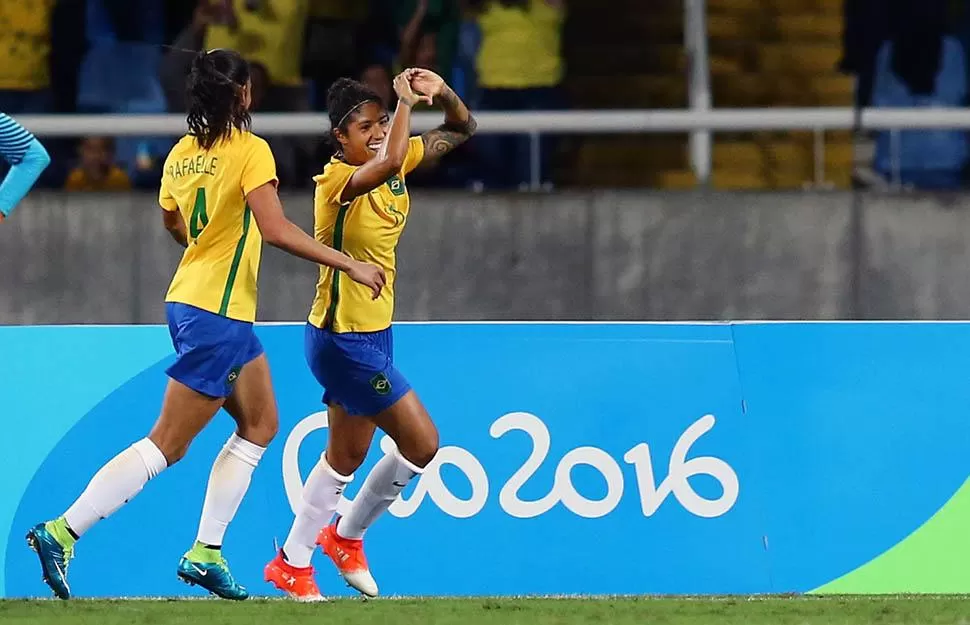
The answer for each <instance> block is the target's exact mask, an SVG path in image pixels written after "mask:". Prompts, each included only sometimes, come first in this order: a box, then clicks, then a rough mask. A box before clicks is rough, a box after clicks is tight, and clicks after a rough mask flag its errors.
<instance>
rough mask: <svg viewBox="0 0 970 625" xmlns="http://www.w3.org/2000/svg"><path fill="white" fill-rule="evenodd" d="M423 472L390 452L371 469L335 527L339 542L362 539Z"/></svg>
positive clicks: (394, 451) (396, 453)
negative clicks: (341, 538) (346, 511)
mask: <svg viewBox="0 0 970 625" xmlns="http://www.w3.org/2000/svg"><path fill="white" fill-rule="evenodd" d="M423 472H424V469H422V468H420V467H417V466H415V465H413V464H411V463H410V462H408V460H407V459H406V458H405V457H404V456H402V455H401V452H399V451H398V450H397V448H394V450H393V451H392V452H391V453H389V454H387V455H386V456H384V457H383V458H381V459H380V460H379V461H378V462H377V464H375V465H374V468H373V469H371V472H370V475H368V476H367V479H366V480H364V485H363V486H361V487H360V492H359V493H357V497H356V498H355V499H354V502H353V504H351V506H350V512H348V513H347V515H346V516H344V517H341V519H340V523H338V524H337V534H338V535H339V536H342V537H343V538H356V539H359V538H363V536H364V532H365V531H367V528H368V527H370V526H371V525H373V523H374V521H376V520H377V517H379V516H381V514H383V513H384V511H385V510H387V509H388V508H390V507H391V504H392V503H394V500H395V499H397V496H398V495H400V494H401V491H402V490H404V487H405V486H407V485H408V482H410V481H411V479H412V478H414V476H416V475H420V474H421V473H423Z"/></svg>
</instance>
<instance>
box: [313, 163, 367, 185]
mask: <svg viewBox="0 0 970 625" xmlns="http://www.w3.org/2000/svg"><path fill="white" fill-rule="evenodd" d="M354 169H357V168H356V167H354V166H353V165H350V164H347V163H345V162H343V161H342V160H340V159H339V158H337V157H332V158H331V159H330V160H329V161H328V162H327V164H326V165H324V166H323V171H322V172H320V173H319V174H317V175H316V176H314V177H313V182H315V183H317V185H318V186H319V185H321V184H324V183H326V181H327V180H330V179H332V178H333V177H334V176H339V175H340V174H342V173H346V172H349V171H353V170H354Z"/></svg>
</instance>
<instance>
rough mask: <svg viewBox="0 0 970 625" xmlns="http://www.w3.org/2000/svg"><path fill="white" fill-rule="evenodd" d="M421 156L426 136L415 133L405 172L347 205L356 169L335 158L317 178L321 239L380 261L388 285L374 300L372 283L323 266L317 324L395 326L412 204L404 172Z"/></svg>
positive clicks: (341, 328)
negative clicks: (398, 256)
mask: <svg viewBox="0 0 970 625" xmlns="http://www.w3.org/2000/svg"><path fill="white" fill-rule="evenodd" d="M422 158H424V143H423V142H422V140H421V137H411V140H410V142H409V143H408V154H407V157H406V158H405V159H404V167H402V168H401V172H400V173H399V174H396V175H394V176H392V177H391V179H390V180H388V181H387V182H386V183H384V184H382V185H381V186H379V187H377V188H376V189H374V190H373V191H371V192H370V193H365V194H363V195H361V196H358V197H356V198H354V199H353V200H351V201H350V202H348V203H346V204H341V203H340V194H341V193H343V190H344V187H346V186H347V182H348V181H349V180H350V177H351V176H352V175H353V174H354V171H356V170H357V168H356V167H354V166H353V165H348V164H347V163H344V162H343V161H339V160H337V159H335V158H334V159H331V160H330V162H329V163H328V164H327V166H326V167H324V169H323V173H322V174H320V175H319V176H316V177H315V178H314V179H313V180H314V182H316V183H317V188H316V193H315V195H314V200H313V216H314V234H315V235H316V238H317V240H318V241H320V242H321V243H325V244H326V245H330V246H332V247H333V248H335V249H338V250H340V251H342V252H345V253H347V254H349V255H350V256H351V257H353V258H355V259H356V260H359V261H363V262H368V263H373V264H375V265H378V266H379V267H381V268H383V269H384V272H385V273H386V274H387V284H386V285H385V286H384V289H383V290H382V291H381V296H380V297H379V298H378V299H376V300H375V299H373V292H372V291H371V290H370V289H369V288H368V287H366V286H363V285H360V284H357V283H356V282H354V281H352V280H350V279H349V278H347V276H342V275H340V272H337V271H334V270H333V269H331V268H329V267H322V266H321V267H320V280H319V281H318V282H317V294H316V297H315V298H314V299H313V307H312V309H311V310H310V317H309V320H310V323H312V324H313V325H315V326H317V327H318V328H328V329H331V330H333V331H334V332H377V331H380V330H384V329H386V328H388V327H390V325H391V319H392V318H393V316H394V278H395V274H396V264H395V249H396V248H397V242H398V239H400V238H401V232H402V231H403V230H404V225H405V224H406V223H407V220H408V213H409V212H410V208H411V200H410V198H409V197H408V190H407V186H406V185H405V183H404V176H405V175H407V174H409V173H411V172H412V171H414V168H415V167H417V166H418V165H419V164H420V163H421V159H422Z"/></svg>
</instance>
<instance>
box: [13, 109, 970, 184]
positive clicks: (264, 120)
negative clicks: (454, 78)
mask: <svg viewBox="0 0 970 625" xmlns="http://www.w3.org/2000/svg"><path fill="white" fill-rule="evenodd" d="M475 118H476V119H477V120H478V124H479V126H478V128H479V130H478V131H479V132H480V133H500V134H501V133H504V134H512V133H515V134H523V133H524V134H528V135H530V137H531V138H532V163H533V168H532V170H533V176H532V178H533V180H532V183H533V187H534V188H538V187H539V180H538V171H539V168H538V163H539V137H540V135H542V134H543V133H551V134H637V133H684V132H686V133H697V132H701V133H713V132H753V131H767V130H778V131H781V130H790V131H797V130H803V131H805V130H807V131H812V132H814V133H815V138H816V140H815V162H816V169H817V170H818V171H817V172H816V175H817V176H816V177H817V179H819V180H820V179H821V175H822V170H823V169H824V161H825V155H824V150H825V141H824V138H825V132H826V131H828V130H888V131H891V132H892V133H893V135H894V136H896V137H897V138H898V133H899V131H900V130H927V129H961V130H970V109H964V108H920V109H854V108H850V107H829V108H760V109H740V108H739V109H711V110H671V109H662V110H649V109H642V110H622V111H620V110H614V111H609V110H575V111H535V112H498V111H495V112H480V113H476V114H475ZM18 120H19V121H21V122H22V123H23V124H24V125H25V126H26V127H27V128H29V129H30V130H31V131H32V132H34V133H35V134H37V135H39V136H41V137H77V136H84V135H106V136H178V135H181V134H183V133H184V132H185V128H186V127H185V117H184V116H183V115H175V114H171V115H24V116H21V117H18ZM440 123H441V116H440V115H439V114H435V113H419V114H416V115H415V116H414V121H413V124H412V127H413V129H414V130H415V131H417V132H422V131H424V130H429V129H431V128H434V127H435V126H437V125H438V124H440ZM329 128H330V122H329V120H328V118H327V116H326V115H325V114H320V113H261V114H258V115H256V116H254V118H253V129H254V131H256V132H259V133H261V134H264V135H268V136H281V135H313V134H318V135H319V134H322V133H325V132H327V131H328V130H329ZM898 143H899V142H898V141H893V142H892V144H893V146H894V147H896V146H898ZM701 144H703V140H701ZM707 147H708V149H707V150H706V151H704V152H706V153H703V154H700V152H702V151H703V150H698V153H697V154H695V153H694V152H693V150H692V161H693V162H692V166H693V167H694V170H695V174H696V175H697V179H698V180H699V181H702V182H703V181H704V180H706V179H707V174H708V173H709V172H710V168H711V151H710V149H709V147H710V146H709V145H708V146H707ZM894 152H895V150H894ZM695 159H696V160H695ZM895 160H896V159H895V158H894V161H895Z"/></svg>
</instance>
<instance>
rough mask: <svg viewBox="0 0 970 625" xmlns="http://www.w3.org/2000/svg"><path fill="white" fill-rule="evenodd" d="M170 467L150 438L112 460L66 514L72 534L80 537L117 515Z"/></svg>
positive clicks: (95, 475)
mask: <svg viewBox="0 0 970 625" xmlns="http://www.w3.org/2000/svg"><path fill="white" fill-rule="evenodd" d="M167 466H168V461H167V460H166V459H165V455H164V454H163V453H162V452H161V450H160V449H159V448H158V447H156V446H155V443H153V442H151V441H150V440H149V439H147V438H143V439H141V440H140V441H138V442H137V443H135V444H134V445H132V446H131V447H129V448H128V449H126V450H124V451H123V452H121V453H120V454H118V455H117V456H115V457H114V458H112V459H111V460H109V461H108V464H106V465H104V466H103V467H101V469H100V470H99V471H98V472H97V473H95V474H94V477H92V478H91V481H90V482H89V483H88V487H87V488H85V489H84V492H83V493H81V496H80V497H78V498H77V501H75V502H74V504H73V505H72V506H71V507H70V508H68V509H67V512H65V513H64V519H65V520H66V521H67V524H68V526H69V527H70V528H71V531H73V532H74V533H75V534H76V535H78V536H81V535H82V534H84V533H85V532H86V531H88V530H89V529H91V527H92V526H93V525H94V524H95V523H97V522H98V521H100V520H101V519H106V518H108V517H109V516H111V515H112V514H114V513H115V512H117V511H118V508H120V507H121V506H123V505H125V504H126V503H128V501H129V500H131V499H132V498H133V497H134V496H135V495H137V494H138V493H140V492H141V489H142V488H143V487H144V486H145V484H146V483H147V482H148V480H150V479H152V478H153V477H155V476H157V475H158V474H159V473H161V472H162V471H164V470H165V468H166V467H167Z"/></svg>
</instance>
